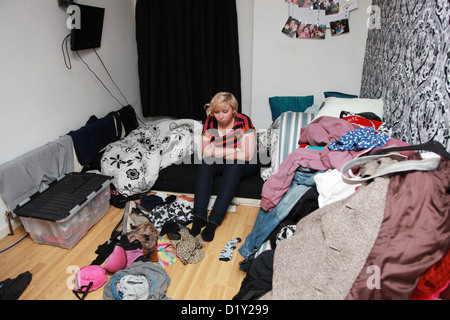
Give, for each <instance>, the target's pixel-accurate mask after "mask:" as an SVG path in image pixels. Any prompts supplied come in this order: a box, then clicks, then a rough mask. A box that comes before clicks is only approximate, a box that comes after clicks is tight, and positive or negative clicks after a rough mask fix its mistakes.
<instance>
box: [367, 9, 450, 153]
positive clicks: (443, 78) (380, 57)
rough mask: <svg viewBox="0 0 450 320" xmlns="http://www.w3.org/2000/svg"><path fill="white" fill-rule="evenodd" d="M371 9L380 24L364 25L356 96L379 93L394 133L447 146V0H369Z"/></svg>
mask: <svg viewBox="0 0 450 320" xmlns="http://www.w3.org/2000/svg"><path fill="white" fill-rule="evenodd" d="M375 6H376V7H375ZM372 9H373V11H372V13H373V15H374V16H375V15H376V14H377V13H379V14H380V16H379V17H380V19H379V22H381V24H380V27H379V28H377V26H376V24H375V23H374V24H373V25H371V29H370V30H369V34H368V39H367V47H366V55H365V62H364V69H363V78H362V85H361V92H360V96H361V97H365V98H383V100H384V103H385V107H384V117H385V121H386V122H387V123H388V124H389V125H390V126H391V127H392V129H393V135H394V137H395V138H398V139H401V140H404V141H406V142H408V143H411V144H419V143H424V142H427V141H429V140H436V141H438V142H441V143H442V144H443V145H444V146H445V147H446V148H447V150H450V144H449V134H450V65H449V61H450V41H449V40H450V27H449V21H450V4H449V1H448V0H401V1H397V0H396V1H392V0H373V7H372ZM375 18H376V17H375ZM375 18H374V19H375Z"/></svg>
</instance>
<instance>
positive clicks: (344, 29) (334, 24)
mask: <svg viewBox="0 0 450 320" xmlns="http://www.w3.org/2000/svg"><path fill="white" fill-rule="evenodd" d="M330 29H331V35H332V36H333V37H334V36H338V35H341V34H344V33H348V32H350V28H349V26H348V19H342V20H337V21H331V22H330Z"/></svg>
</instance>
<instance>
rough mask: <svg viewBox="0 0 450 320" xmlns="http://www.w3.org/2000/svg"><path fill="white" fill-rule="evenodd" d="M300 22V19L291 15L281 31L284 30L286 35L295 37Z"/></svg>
mask: <svg viewBox="0 0 450 320" xmlns="http://www.w3.org/2000/svg"><path fill="white" fill-rule="evenodd" d="M299 24H300V21H299V20H297V19H295V18H293V17H289V18H288V19H287V21H286V23H285V24H284V27H283V29H281V32H283V33H284V34H285V35H287V36H288V37H290V38H294V37H295V36H296V35H297V29H298V26H299Z"/></svg>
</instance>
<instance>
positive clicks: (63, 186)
mask: <svg viewBox="0 0 450 320" xmlns="http://www.w3.org/2000/svg"><path fill="white" fill-rule="evenodd" d="M111 180H112V178H111V177H109V176H105V175H101V174H96V173H85V172H72V173H69V174H67V175H64V176H62V177H60V178H59V179H57V180H55V181H53V182H52V183H50V184H49V185H48V187H47V188H45V189H44V190H41V191H40V192H37V193H35V194H34V195H32V196H31V197H30V198H29V199H26V200H25V201H23V202H22V203H20V204H19V205H18V206H17V207H16V208H15V209H14V213H15V214H16V215H17V216H19V217H28V218H36V219H42V220H49V221H58V220H62V219H64V218H66V217H68V216H69V215H70V214H71V213H73V212H76V211H78V210H79V209H80V207H81V206H82V205H83V204H84V203H85V202H86V201H91V200H92V199H93V198H94V197H95V196H96V195H97V193H98V192H99V191H100V190H101V189H102V188H103V187H104V186H105V184H109V183H110V182H111Z"/></svg>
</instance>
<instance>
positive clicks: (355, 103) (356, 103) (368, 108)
mask: <svg viewBox="0 0 450 320" xmlns="http://www.w3.org/2000/svg"><path fill="white" fill-rule="evenodd" d="M341 111H349V112H354V113H361V112H373V113H375V114H376V115H377V116H379V117H380V119H382V120H383V99H362V98H354V99H349V98H336V97H330V98H326V99H325V100H324V103H323V106H322V108H321V109H320V111H319V112H318V113H317V115H316V118H318V117H321V116H330V117H336V118H339V115H340V114H341Z"/></svg>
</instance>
